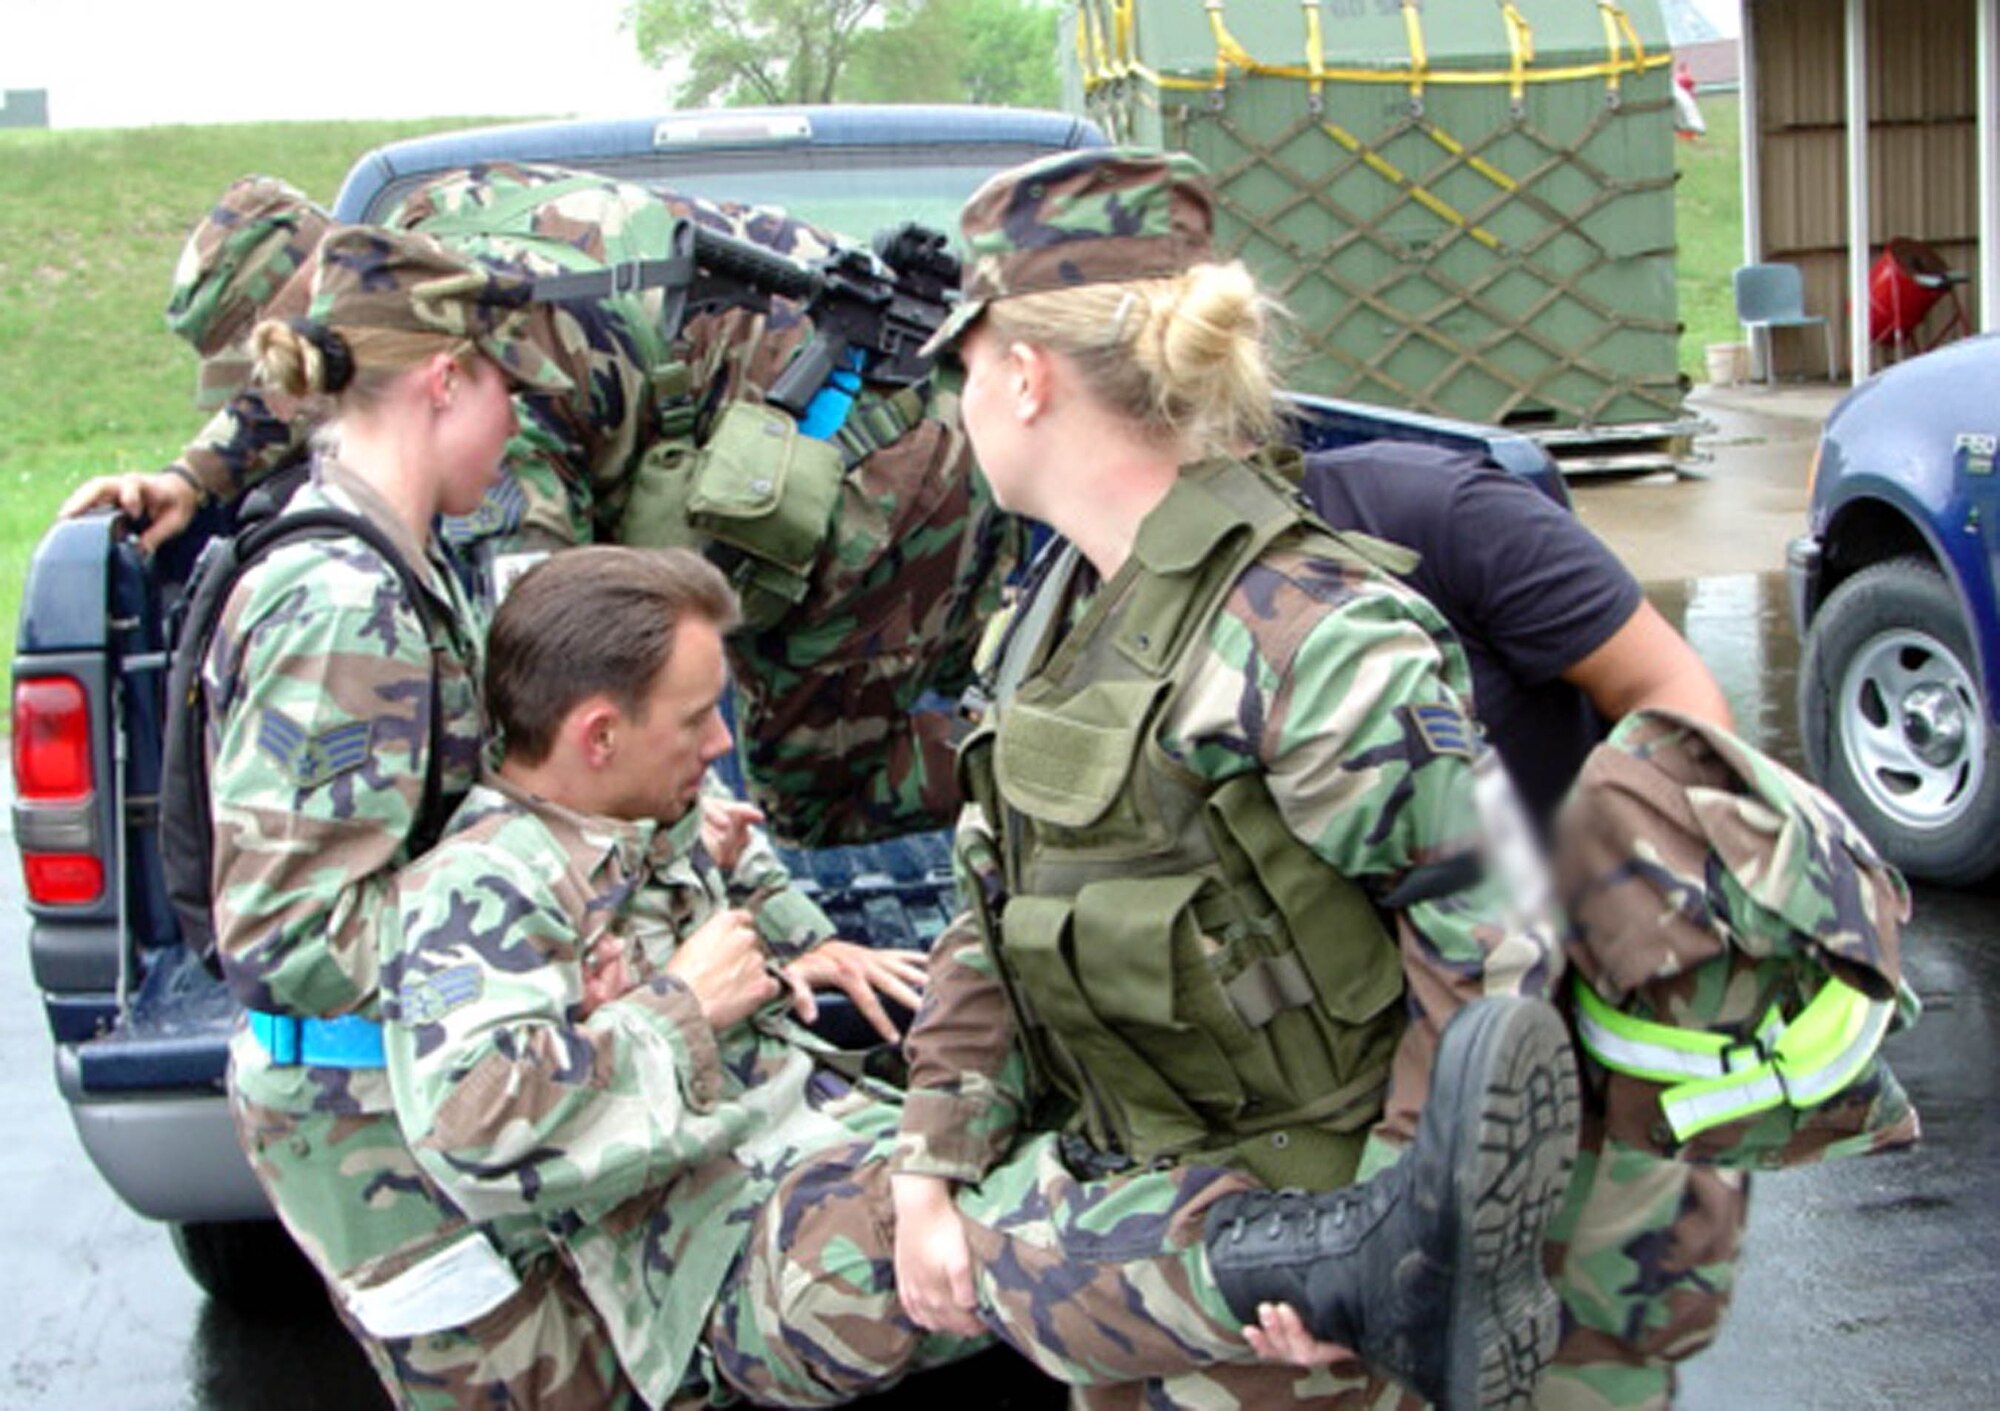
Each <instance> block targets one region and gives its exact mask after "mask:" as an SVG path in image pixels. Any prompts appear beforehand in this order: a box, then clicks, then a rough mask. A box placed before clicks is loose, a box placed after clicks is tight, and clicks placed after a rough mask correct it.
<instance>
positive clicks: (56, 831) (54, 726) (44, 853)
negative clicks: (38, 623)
mask: <svg viewBox="0 0 2000 1411" xmlns="http://www.w3.org/2000/svg"><path fill="white" fill-rule="evenodd" d="M95 785H96V778H95V772H94V771H93V769H92V767H91V762H90V698H89V696H88V695H87V694H86V693H85V691H84V689H83V686H82V684H81V683H80V682H78V681H76V680H74V679H72V678H71V677H68V676H37V677H29V678H27V679H26V680H20V681H16V682H15V683H14V837H15V841H16V843H18V844H19V846H20V849H21V872H22V875H23V878H24V879H25V881H26V882H27V887H28V898H29V900H30V901H35V902H40V903H43V904H44V905H50V906H76V905H80V904H83V903H87V902H94V901H96V900H97V899H98V898H99V897H101V896H102V895H103V894H104V860H103V858H102V857H101V856H99V853H98V846H97V843H98V839H97V831H98V830H97V827H96V820H95V805H96V799H95Z"/></svg>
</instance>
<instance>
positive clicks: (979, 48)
mask: <svg viewBox="0 0 2000 1411" xmlns="http://www.w3.org/2000/svg"><path fill="white" fill-rule="evenodd" d="M1057 11H1058V7H1057V6H1056V5H1055V4H1052V3H1049V0H926V3H924V4H921V5H918V6H915V7H913V8H912V9H911V10H910V11H909V13H908V14H907V15H906V16H905V17H904V18H903V19H901V20H900V21H899V22H894V23H889V24H885V25H883V26H882V27H881V28H879V29H872V30H870V31H869V32H868V33H866V34H863V35H861V36H859V37H858V38H857V39H856V41H855V45H854V50H853V54H852V57H851V61H850V64H849V69H848V75H847V77H846V78H844V79H843V81H842V83H841V87H840V94H841V96H842V97H843V98H847V99H850V100H852V101H855V102H877V103H886V102H904V103H908V102H934V103H990V104H996V105H1007V106H1014V107H1023V108H1052V107H1055V106H1056V105H1057V104H1058V103H1059V102H1060V101H1061V92H1062V84H1061V79H1060V77H1059V75H1058V68H1057V59H1056V26H1057Z"/></svg>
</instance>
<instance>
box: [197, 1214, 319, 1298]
mask: <svg viewBox="0 0 2000 1411" xmlns="http://www.w3.org/2000/svg"><path fill="white" fill-rule="evenodd" d="M170 1229H171V1231H172V1235H173V1241H174V1252H175V1253H176V1254H178V1255H179V1256H180V1259H181V1267H182V1268H184V1269H186V1270H187V1271H188V1277H190V1278H192V1279H193V1280H194V1281H195V1283H197V1284H199V1285H200V1286H201V1289H202V1291H203V1292H204V1293H206V1294H207V1295H208V1296H209V1297H210V1298H212V1299H214V1300H215V1301H216V1302H218V1303H225V1304H227V1305H229V1307H230V1308H232V1309H234V1310H235V1311H236V1312H238V1313H247V1314H253V1315H266V1316H268V1315H270V1314H274V1313H289V1312H293V1311H296V1310H298V1309H301V1308H309V1307H311V1306H312V1305H313V1304H314V1303H315V1302H324V1300H325V1297H326V1285H325V1284H323V1283H322V1282H321V1281H320V1277H319V1274H318V1273H317V1272H316V1271H315V1270H314V1269H313V1267H312V1265H311V1264H309V1263H308V1262H307V1261H306V1257H305V1255H303V1254H301V1253H300V1252H299V1247H298V1246H297V1245H295V1244H293V1243H292V1237H291V1236H290V1235H288V1234H286V1233H285V1227H284V1226H283V1225H280V1224H279V1223H278V1222H277V1221H276V1220H228V1221H214V1222H204V1223H198V1224H185V1225H173V1226H171V1227H170Z"/></svg>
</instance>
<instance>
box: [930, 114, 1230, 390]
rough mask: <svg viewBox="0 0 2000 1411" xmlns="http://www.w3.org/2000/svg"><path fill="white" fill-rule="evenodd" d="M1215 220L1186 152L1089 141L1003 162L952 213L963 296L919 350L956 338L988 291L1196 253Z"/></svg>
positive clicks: (1167, 267)
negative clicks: (1075, 148) (960, 240)
mask: <svg viewBox="0 0 2000 1411" xmlns="http://www.w3.org/2000/svg"><path fill="white" fill-rule="evenodd" d="M1214 227H1215V210H1214V202H1213V201H1212V200H1211V198H1210V196H1209V193H1208V185H1207V181H1206V174H1205V173H1204V171H1203V169H1202V166H1201V163H1200V162H1198V161H1196V160H1195V159H1194V158H1193V157H1190V156H1188V155H1187V154H1186V153H1185V152H1158V151H1151V150H1146V149H1141V148H1134V147H1093V148H1088V149H1086V150H1084V151H1080V152H1058V153H1056V154H1054V155H1052V156H1047V157H1038V158H1037V159H1035V160H1034V161H1032V162H1027V163H1025V164H1023V165H1021V166H1018V167H1014V168H1012V169H1010V170H1008V171H1003V172H1001V173H1000V174H999V175H998V176H995V177H992V178H991V179H989V180H988V181H987V182H986V184H985V185H984V186H982V187H980V188H979V189H978V190H977V191H975V192H973V193H972V197H971V199H969V200H968V201H967V202H966V203H965V209H964V210H963V211H961V212H960V213H959V228H960V229H961V230H962V231H963V232H964V235H965V247H966V251H967V254H968V258H967V260H966V262H965V276H964V280H963V283H962V286H961V288H962V296H963V297H962V299H961V301H960V303H959V305H958V307H957V308H956V309H954V310H953V311H952V314H951V317H950V318H948V319H947V320H946V321H945V323H944V325H943V326H942V327H941V328H939V329H938V331H937V333H936V334H935V335H934V336H933V337H932V338H931V340H930V341H929V342H928V343H926V344H925V345H924V351H925V352H926V353H935V352H936V351H938V350H939V349H940V348H948V347H950V346H951V345H952V344H953V343H955V342H957V341H958V339H959V338H960V337H961V336H963V335H964V333H965V331H966V330H967V329H968V328H970V327H971V326H972V324H973V323H974V321H975V320H977V319H978V317H979V316H980V314H982V313H983V312H985V309H986V305H987V303H988V302H989V301H991V300H994V299H1004V298H1008V297H1011V296H1013V295H1017V294H1039V293H1042V292H1044V291H1046V290H1050V289H1066V288H1070V287H1073V286H1075V285H1079V284H1104V283H1117V282H1122V281H1124V280H1128V279H1152V278H1159V277H1163V276H1167V275H1175V274H1179V273H1180V272H1181V271H1183V270H1186V269H1189V268H1191V267H1192V266H1194V265H1198V264H1202V263H1205V262H1207V261H1209V260H1212V259H1213V258H1215V253H1214V247H1213V245H1212V243H1211V242H1212V237H1213V234H1214Z"/></svg>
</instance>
